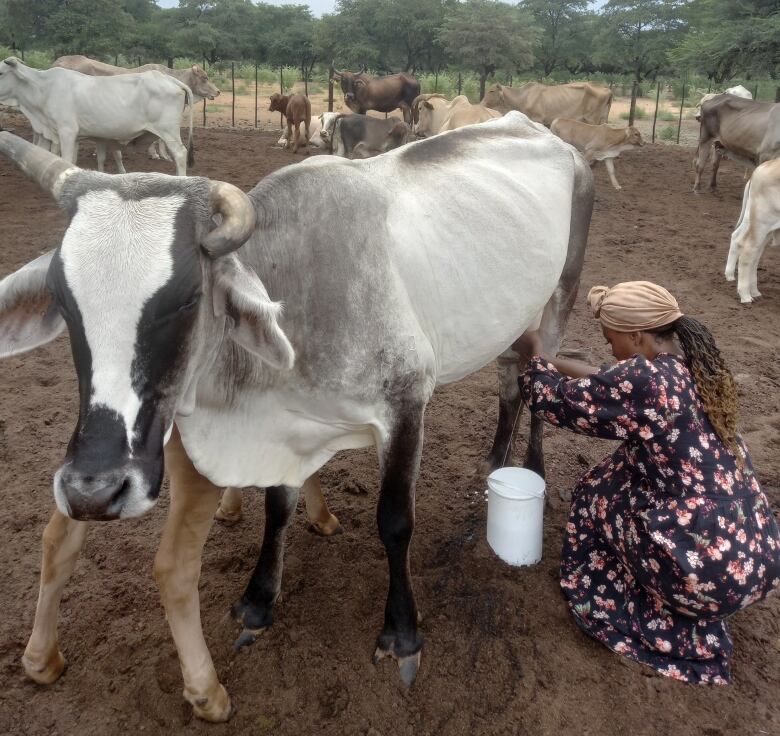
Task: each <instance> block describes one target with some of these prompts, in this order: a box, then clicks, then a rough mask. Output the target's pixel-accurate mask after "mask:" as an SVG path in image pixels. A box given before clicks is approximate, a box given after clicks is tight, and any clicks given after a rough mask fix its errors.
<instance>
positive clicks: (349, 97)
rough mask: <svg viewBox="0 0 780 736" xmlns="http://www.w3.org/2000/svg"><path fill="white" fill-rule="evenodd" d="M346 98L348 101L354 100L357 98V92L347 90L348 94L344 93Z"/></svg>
mask: <svg viewBox="0 0 780 736" xmlns="http://www.w3.org/2000/svg"><path fill="white" fill-rule="evenodd" d="M344 99H345V100H346V101H347V102H352V100H354V99H355V93H354V92H347V94H345V95H344Z"/></svg>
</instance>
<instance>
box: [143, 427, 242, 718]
mask: <svg viewBox="0 0 780 736" xmlns="http://www.w3.org/2000/svg"><path fill="white" fill-rule="evenodd" d="M165 463H166V467H167V468H168V473H169V475H170V479H171V506H170V510H169V512H168V520H167V521H166V523H165V529H164V530H163V535H162V539H161V540H160V548H159V549H158V550H157V556H156V557H155V560H154V577H155V579H156V580H157V585H158V586H159V588H160V597H161V598H162V602H163V606H164V607H165V615H166V617H167V619H168V625H169V626H170V627H171V633H172V634H173V639H174V641H175V642H176V649H177V650H178V652H179V663H180V664H181V672H182V676H183V678H184V697H185V698H186V699H187V700H188V701H189V702H190V703H192V706H193V710H194V712H195V715H196V716H198V717H199V718H203V719H204V720H206V721H226V720H228V718H230V715H231V707H230V698H229V697H228V694H227V691H226V690H225V688H224V687H222V685H221V684H220V682H219V679H218V678H217V673H216V671H215V669H214V663H213V662H212V660H211V654H210V653H209V650H208V647H207V646H206V640H205V639H204V638H203V629H202V627H201V623H200V598H199V596H198V580H199V578H200V566H201V553H202V551H203V545H204V543H205V541H206V537H207V536H208V533H209V529H210V528H211V524H212V520H213V518H214V511H215V510H216V508H217V504H218V503H219V494H220V490H221V489H220V488H219V487H217V486H215V485H214V484H213V483H211V482H210V481H209V480H207V479H206V478H204V477H203V476H202V475H200V473H198V471H197V470H195V467H194V466H193V464H192V461H191V460H190V459H189V457H188V456H187V453H186V452H185V450H184V447H183V446H182V443H181V439H180V437H179V433H178V430H176V429H174V431H173V435H172V437H171V439H170V441H169V442H168V444H167V445H166V447H165Z"/></svg>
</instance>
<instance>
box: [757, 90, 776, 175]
mask: <svg viewBox="0 0 780 736" xmlns="http://www.w3.org/2000/svg"><path fill="white" fill-rule="evenodd" d="M776 158H780V104H775V105H773V106H772V109H771V110H770V112H769V119H768V121H767V126H766V133H765V134H764V138H763V139H762V141H761V145H760V147H759V151H758V163H759V164H762V163H764V162H765V161H771V160H772V159H776Z"/></svg>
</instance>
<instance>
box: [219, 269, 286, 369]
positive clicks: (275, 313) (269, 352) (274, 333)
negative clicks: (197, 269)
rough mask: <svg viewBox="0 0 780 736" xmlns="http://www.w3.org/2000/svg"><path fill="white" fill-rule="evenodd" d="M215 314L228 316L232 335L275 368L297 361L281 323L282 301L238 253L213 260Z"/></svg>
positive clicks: (240, 343)
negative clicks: (243, 261) (273, 298)
mask: <svg viewBox="0 0 780 736" xmlns="http://www.w3.org/2000/svg"><path fill="white" fill-rule="evenodd" d="M212 268H213V273H214V288H213V292H214V314H215V315H216V316H217V317H221V316H226V317H227V318H228V324H229V327H228V336H229V337H230V339H232V340H233V341H235V342H236V343H238V344H239V345H241V347H243V348H245V349H246V350H248V351H249V352H250V353H254V354H255V355H257V356H258V357H259V358H261V359H262V360H264V361H265V362H266V363H268V364H269V365H271V366H273V367H274V368H279V369H286V370H289V369H290V368H292V367H293V364H294V363H295V351H294V350H293V347H292V345H290V341H289V340H288V339H287V335H285V334H284V332H283V331H282V328H281V327H280V326H279V318H280V317H281V314H282V305H281V303H280V302H273V301H271V298H270V297H269V296H268V292H267V291H266V290H265V286H263V282H262V281H260V279H259V277H258V276H257V274H256V273H254V272H253V271H250V270H249V269H248V268H246V267H245V266H244V265H243V264H242V263H241V261H239V260H238V258H236V257H235V255H232V254H231V255H227V256H223V257H222V258H218V259H217V260H215V261H214V262H213V266H212Z"/></svg>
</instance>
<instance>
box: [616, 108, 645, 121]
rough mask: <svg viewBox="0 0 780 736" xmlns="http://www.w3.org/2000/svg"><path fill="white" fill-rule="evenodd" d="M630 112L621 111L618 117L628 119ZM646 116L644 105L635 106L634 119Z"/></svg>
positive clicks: (641, 118)
mask: <svg viewBox="0 0 780 736" xmlns="http://www.w3.org/2000/svg"><path fill="white" fill-rule="evenodd" d="M629 115H630V113H629V112H621V113H620V119H621V120H628V118H629ZM646 117H647V110H645V108H644V107H640V106H639V105H637V106H636V109H635V110H634V119H635V120H644V119H645V118H646Z"/></svg>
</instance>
